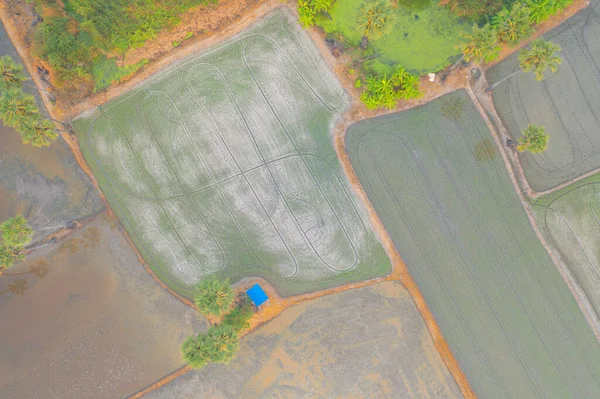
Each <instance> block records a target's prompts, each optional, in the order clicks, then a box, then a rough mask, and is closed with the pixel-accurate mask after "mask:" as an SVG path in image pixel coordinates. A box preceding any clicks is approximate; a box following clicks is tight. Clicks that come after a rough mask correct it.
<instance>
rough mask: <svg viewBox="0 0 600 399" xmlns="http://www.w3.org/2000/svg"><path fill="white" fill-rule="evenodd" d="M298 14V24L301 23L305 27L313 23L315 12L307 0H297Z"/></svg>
mask: <svg viewBox="0 0 600 399" xmlns="http://www.w3.org/2000/svg"><path fill="white" fill-rule="evenodd" d="M298 14H299V16H300V25H302V27H303V28H305V29H306V28H308V27H309V26H313V25H314V24H315V17H316V16H317V12H316V11H315V9H314V8H313V7H312V5H311V3H310V2H309V1H308V0H303V1H299V2H298Z"/></svg>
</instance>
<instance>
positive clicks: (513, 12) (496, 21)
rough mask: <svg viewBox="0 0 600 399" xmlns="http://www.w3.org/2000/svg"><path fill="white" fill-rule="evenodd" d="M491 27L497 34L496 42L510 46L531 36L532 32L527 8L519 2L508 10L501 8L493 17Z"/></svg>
mask: <svg viewBox="0 0 600 399" xmlns="http://www.w3.org/2000/svg"><path fill="white" fill-rule="evenodd" d="M492 25H493V26H494V28H495V29H496V32H497V33H498V40H500V41H501V42H502V43H507V44H508V45H511V46H514V45H515V44H517V43H519V42H520V41H521V40H523V39H525V38H527V37H529V36H531V34H532V33H533V31H534V29H533V26H532V23H531V20H530V10H529V7H527V6H526V5H525V4H523V3H519V2H517V3H514V4H513V5H512V6H511V8H510V9H507V8H503V9H502V10H500V12H498V13H497V14H496V15H494V17H493V18H492Z"/></svg>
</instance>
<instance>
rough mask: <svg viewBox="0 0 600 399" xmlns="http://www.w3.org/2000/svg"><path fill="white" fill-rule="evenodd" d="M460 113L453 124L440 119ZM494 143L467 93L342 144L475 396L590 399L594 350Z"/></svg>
mask: <svg viewBox="0 0 600 399" xmlns="http://www.w3.org/2000/svg"><path fill="white" fill-rule="evenodd" d="M457 102H458V103H461V104H462V109H463V112H462V115H456V113H454V115H455V116H458V119H456V120H455V119H453V118H451V117H449V116H446V115H448V113H447V112H445V110H446V109H448V104H456V103H457ZM451 108H452V109H454V110H455V109H456V107H451ZM491 140H492V138H491V135H490V132H489V130H488V128H487V127H486V125H485V123H484V121H483V120H482V119H481V117H480V115H479V114H478V112H477V110H476V109H475V107H474V105H473V104H472V103H471V102H470V100H469V98H468V96H467V94H466V92H464V91H457V92H454V93H452V94H449V95H447V96H444V97H443V98H441V99H438V100H435V101H433V102H431V103H429V104H427V105H426V106H423V107H419V108H415V109H411V110H408V111H405V112H400V113H395V114H390V115H386V116H382V117H378V118H374V119H370V120H365V121H361V122H358V123H356V124H354V125H352V126H351V127H350V128H349V130H348V132H347V135H346V145H347V150H348V153H349V155H350V158H351V161H352V164H353V166H354V168H355V170H356V173H357V175H358V177H359V179H360V181H361V184H362V185H363V187H364V189H365V191H366V193H367V195H368V197H369V199H370V200H371V202H372V203H373V206H374V207H375V210H376V211H377V212H378V214H379V215H380V217H381V219H382V221H383V223H384V225H385V227H386V229H387V230H388V232H389V233H390V235H391V237H392V239H393V241H394V243H395V245H396V247H397V248H398V250H399V252H400V254H401V255H402V257H403V259H404V260H405V261H406V263H407V265H408V268H409V270H410V272H411V273H412V275H413V276H414V278H415V280H416V282H417V284H418V285H419V287H420V289H421V290H422V292H423V295H424V296H425V299H426V301H427V303H428V305H429V307H430V308H431V310H432V312H433V314H434V316H435V318H436V320H437V322H438V323H439V325H440V327H441V329H442V332H443V334H444V336H445V338H446V339H447V340H448V343H449V345H450V347H451V349H452V351H453V352H454V354H455V356H456V357H457V359H458V361H459V363H460V365H461V368H462V369H463V370H464V371H465V373H466V375H467V378H468V379H469V382H470V383H471V385H472V387H473V389H474V390H475V393H476V394H477V395H478V396H479V397H481V398H591V397H596V396H597V393H598V392H599V391H600V345H599V344H598V342H597V340H596V338H595V336H594V334H593V333H592V330H591V328H590V327H589V325H588V324H587V322H586V320H585V318H584V316H583V314H582V312H581V310H580V309H579V308H578V306H577V303H576V302H575V299H574V298H573V296H572V294H571V292H570V291H569V289H568V287H567V285H566V284H565V282H564V281H563V279H562V278H561V276H560V274H559V273H558V271H557V269H556V267H555V265H554V264H553V263H552V261H551V259H550V257H549V256H548V254H547V253H546V251H545V250H544V248H543V247H542V245H541V243H540V242H539V240H538V239H537V237H536V235H535V233H534V231H533V229H532V227H531V225H530V224H529V221H528V219H527V216H526V214H525V211H524V209H523V207H522V205H521V203H520V200H519V198H518V196H517V194H516V193H515V190H514V188H513V186H512V184H511V181H510V180H509V176H508V174H507V171H506V169H505V167H504V164H503V162H502V159H501V158H500V156H499V155H498V153H497V150H496V148H495V146H494V145H493V142H492V141H491Z"/></svg>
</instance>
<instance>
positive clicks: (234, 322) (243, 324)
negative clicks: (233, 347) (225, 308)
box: [223, 300, 254, 333]
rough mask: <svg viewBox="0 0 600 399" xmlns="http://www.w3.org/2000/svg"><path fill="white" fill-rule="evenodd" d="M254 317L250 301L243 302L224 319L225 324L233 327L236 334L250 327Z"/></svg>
mask: <svg viewBox="0 0 600 399" xmlns="http://www.w3.org/2000/svg"><path fill="white" fill-rule="evenodd" d="M253 315H254V309H253V307H252V304H250V302H249V301H248V300H242V301H241V302H240V303H239V304H238V305H237V306H236V307H235V308H233V310H231V311H230V312H229V313H227V314H226V315H225V316H224V317H223V324H227V325H228V326H231V328H233V329H234V330H235V331H236V332H238V333H239V332H240V331H242V330H244V329H246V328H248V327H250V323H249V320H250V319H251V318H252V316H253Z"/></svg>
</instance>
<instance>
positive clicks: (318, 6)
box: [311, 0, 333, 12]
mask: <svg viewBox="0 0 600 399" xmlns="http://www.w3.org/2000/svg"><path fill="white" fill-rule="evenodd" d="M311 4H312V8H313V9H314V10H315V11H316V12H327V11H328V10H329V9H330V8H331V6H332V5H333V0H312V2H311Z"/></svg>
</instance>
